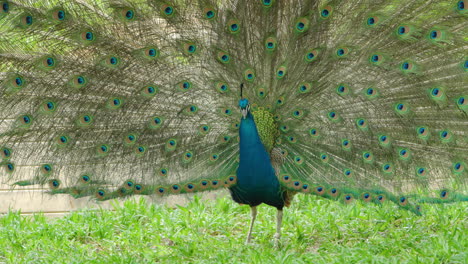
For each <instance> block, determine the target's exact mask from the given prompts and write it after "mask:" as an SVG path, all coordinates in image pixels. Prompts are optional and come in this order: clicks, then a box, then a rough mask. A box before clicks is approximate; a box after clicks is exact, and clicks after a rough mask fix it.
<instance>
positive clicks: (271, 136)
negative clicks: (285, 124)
mask: <svg viewBox="0 0 468 264" xmlns="http://www.w3.org/2000/svg"><path fill="white" fill-rule="evenodd" d="M252 115H253V117H254V120H255V125H256V126H257V130H258V134H259V135H260V139H261V141H262V143H263V146H265V149H266V150H267V152H270V151H271V150H272V149H273V147H274V146H275V142H276V138H277V137H278V135H279V131H278V125H277V124H276V121H275V119H274V117H273V114H272V113H270V112H269V111H267V110H265V109H264V108H262V107H259V108H258V109H255V110H254V111H252Z"/></svg>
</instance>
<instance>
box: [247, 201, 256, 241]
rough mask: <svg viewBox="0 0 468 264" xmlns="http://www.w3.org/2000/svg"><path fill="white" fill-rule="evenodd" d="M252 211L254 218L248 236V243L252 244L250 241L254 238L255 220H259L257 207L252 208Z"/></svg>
mask: <svg viewBox="0 0 468 264" xmlns="http://www.w3.org/2000/svg"><path fill="white" fill-rule="evenodd" d="M250 210H251V214H252V218H251V222H250V228H249V234H248V235H247V241H246V243H250V239H251V238H252V229H253V226H254V222H255V218H257V206H251V207H250Z"/></svg>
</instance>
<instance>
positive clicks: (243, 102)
mask: <svg viewBox="0 0 468 264" xmlns="http://www.w3.org/2000/svg"><path fill="white" fill-rule="evenodd" d="M239 107H240V110H241V113H242V118H244V119H245V118H246V117H247V114H248V113H249V111H250V104H249V100H247V99H245V98H242V99H240V100H239Z"/></svg>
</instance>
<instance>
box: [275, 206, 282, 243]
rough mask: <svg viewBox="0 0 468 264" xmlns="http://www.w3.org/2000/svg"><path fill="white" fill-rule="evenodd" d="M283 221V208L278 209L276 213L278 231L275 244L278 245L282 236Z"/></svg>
mask: <svg viewBox="0 0 468 264" xmlns="http://www.w3.org/2000/svg"><path fill="white" fill-rule="evenodd" d="M282 223H283V210H278V212H277V213H276V233H275V245H276V246H278V244H279V240H280V237H281V224H282Z"/></svg>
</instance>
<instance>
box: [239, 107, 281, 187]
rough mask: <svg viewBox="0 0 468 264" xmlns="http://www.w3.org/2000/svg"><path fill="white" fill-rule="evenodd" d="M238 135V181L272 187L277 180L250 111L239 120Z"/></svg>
mask: <svg viewBox="0 0 468 264" xmlns="http://www.w3.org/2000/svg"><path fill="white" fill-rule="evenodd" d="M239 137H240V144H239V148H240V162H239V168H238V169H237V178H238V183H239V184H240V185H245V186H250V187H273V186H272V185H275V184H273V183H274V182H277V178H276V175H275V171H274V169H273V167H272V165H271V161H270V155H269V153H268V152H267V151H266V150H265V147H264V146H263V144H262V141H261V140H260V136H259V135H258V131H257V126H256V125H255V121H254V118H253V116H252V114H251V113H250V112H249V113H248V114H247V117H246V118H245V119H244V118H243V119H242V120H241V124H240V129H239Z"/></svg>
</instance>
